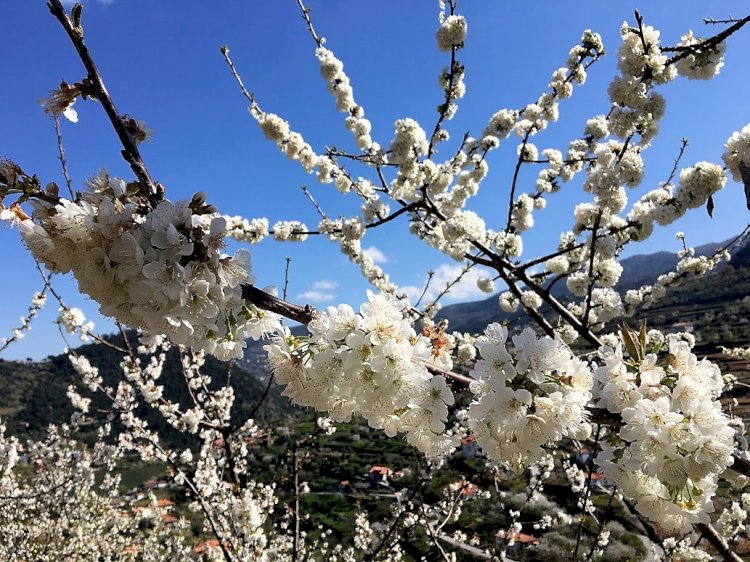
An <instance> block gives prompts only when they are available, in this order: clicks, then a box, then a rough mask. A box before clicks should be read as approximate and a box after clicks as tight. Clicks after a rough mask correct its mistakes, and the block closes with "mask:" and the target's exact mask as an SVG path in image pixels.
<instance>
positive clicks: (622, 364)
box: [595, 329, 735, 533]
mask: <svg viewBox="0 0 750 562" xmlns="http://www.w3.org/2000/svg"><path fill="white" fill-rule="evenodd" d="M622 337H623V339H624V342H625V347H626V349H627V350H628V353H627V354H626V353H625V352H624V351H623V345H622V343H621V342H618V343H617V345H616V346H615V347H614V348H612V347H603V348H601V349H600V350H599V355H600V357H601V358H602V360H603V361H604V364H603V365H602V366H601V367H599V368H598V369H597V370H596V374H595V377H596V382H597V385H596V393H595V395H596V399H597V401H598V402H599V405H600V406H601V407H606V408H607V409H608V410H609V411H611V412H615V413H621V414H622V420H623V422H624V425H623V426H622V428H621V429H620V431H619V433H618V434H615V435H613V436H612V437H611V438H610V439H608V440H607V442H606V443H604V444H603V445H602V452H601V453H600V454H599V455H598V456H597V459H596V462H597V464H598V465H599V466H600V467H601V468H602V470H603V471H604V472H605V473H606V474H607V476H609V477H610V478H612V479H613V480H614V481H615V482H616V483H617V487H618V489H619V490H621V491H622V493H623V495H625V496H626V497H629V498H632V499H633V500H635V502H636V509H638V511H639V512H640V513H642V514H643V515H644V516H646V517H647V518H648V519H650V520H652V521H657V522H658V523H659V524H660V525H661V526H662V527H663V528H664V529H665V530H666V531H668V532H670V533H676V532H686V531H687V530H689V529H690V528H691V526H692V525H693V524H695V523H708V522H709V518H708V514H709V513H711V512H712V511H713V509H714V508H713V503H712V498H713V495H714V492H715V490H716V488H717V485H718V483H717V480H718V477H719V475H721V473H722V472H724V470H725V469H726V467H727V466H729V465H731V464H732V451H733V437H734V433H735V430H734V428H732V427H731V425H730V424H729V418H728V417H727V416H726V415H725V414H723V413H722V411H721V403H720V402H719V401H718V397H719V395H720V394H721V392H722V389H723V380H722V377H721V372H720V371H719V368H718V367H717V366H716V365H715V364H714V363H711V362H710V361H708V360H706V359H703V360H702V361H698V359H697V358H696V356H695V355H693V353H692V352H691V348H690V346H689V345H688V343H687V342H685V341H684V340H682V339H679V338H676V337H670V338H668V354H667V355H666V356H661V357H660V356H659V355H657V352H658V349H657V350H654V352H652V353H646V351H648V349H647V338H646V334H645V333H642V334H641V335H640V336H636V335H635V334H633V333H631V332H629V331H628V330H627V329H625V330H624V331H623V336H622Z"/></svg>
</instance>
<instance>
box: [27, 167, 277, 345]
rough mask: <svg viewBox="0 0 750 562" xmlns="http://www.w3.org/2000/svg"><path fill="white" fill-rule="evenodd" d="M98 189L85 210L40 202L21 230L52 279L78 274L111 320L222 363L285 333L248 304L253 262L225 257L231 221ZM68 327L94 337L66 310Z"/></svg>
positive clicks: (99, 184)
mask: <svg viewBox="0 0 750 562" xmlns="http://www.w3.org/2000/svg"><path fill="white" fill-rule="evenodd" d="M89 188H90V189H89V190H88V191H86V192H85V193H84V194H83V195H82V196H81V197H80V198H79V199H77V200H76V201H68V200H66V199H60V200H59V202H58V203H57V204H52V203H48V202H44V201H41V200H37V201H35V202H34V204H35V211H34V220H32V219H25V220H23V221H21V222H20V224H19V228H20V230H21V234H22V236H23V239H24V242H25V243H26V246H27V247H28V248H29V250H31V252H32V254H33V255H34V257H35V258H36V259H38V260H40V261H41V262H42V263H44V264H45V265H46V266H47V268H48V269H49V270H50V271H54V272H60V273H67V272H72V273H73V276H74V277H75V278H76V280H77V281H78V287H79V289H80V291H81V292H83V293H85V294H87V295H89V296H91V297H92V298H93V299H94V300H95V301H97V302H98V303H99V305H100V308H99V310H100V311H101V313H102V314H103V315H105V316H111V317H114V318H116V319H117V320H119V321H120V322H122V323H124V324H126V325H128V326H131V327H133V328H140V329H143V330H145V331H146V332H148V333H152V334H165V335H167V336H168V337H169V339H170V340H172V341H173V342H174V343H176V344H185V345H190V346H193V347H196V348H199V349H202V350H204V351H207V352H209V353H212V354H213V355H215V356H216V357H218V358H219V359H231V358H240V357H242V350H243V348H244V346H245V343H244V339H245V338H246V337H255V338H256V339H257V337H259V336H260V335H261V333H263V332H267V331H269V330H273V329H274V328H275V327H276V324H277V323H276V322H275V321H273V320H272V317H271V316H270V315H268V314H267V313H263V312H261V311H258V310H256V309H254V308H253V307H251V306H248V305H246V304H245V302H244V300H243V299H242V287H241V284H243V283H251V282H252V281H253V277H252V275H251V273H250V256H249V254H248V253H247V252H238V253H237V255H235V256H234V257H232V256H228V255H226V254H223V253H222V252H221V249H222V247H223V246H224V236H225V230H226V220H225V219H224V218H223V217H214V218H211V217H208V218H207V217H206V215H207V214H209V211H212V209H211V208H210V207H209V206H206V205H205V204H204V200H203V197H202V196H201V195H197V196H195V197H194V198H193V200H192V201H190V202H188V201H180V202H178V203H172V202H170V201H167V200H163V201H161V202H159V203H158V204H156V206H155V207H153V208H152V206H151V205H150V204H148V203H147V202H146V201H145V200H144V199H145V198H142V197H139V196H138V194H137V191H135V192H134V190H133V189H132V188H133V186H132V185H128V184H126V183H125V182H124V181H123V180H120V179H116V178H110V177H109V176H108V175H106V173H103V174H100V175H99V176H97V177H95V178H93V179H92V180H91V181H90V182H89ZM79 316H80V318H79ZM59 321H60V323H61V324H62V325H63V326H64V327H65V328H66V329H67V330H68V331H72V330H74V329H80V331H81V333H82V334H83V333H86V332H88V331H89V330H90V327H89V326H88V325H87V324H85V323H84V320H83V319H82V315H81V314H80V311H78V310H77V309H65V310H62V311H61V316H60V319H59Z"/></svg>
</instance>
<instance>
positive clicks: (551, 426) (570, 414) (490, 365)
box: [469, 324, 593, 470]
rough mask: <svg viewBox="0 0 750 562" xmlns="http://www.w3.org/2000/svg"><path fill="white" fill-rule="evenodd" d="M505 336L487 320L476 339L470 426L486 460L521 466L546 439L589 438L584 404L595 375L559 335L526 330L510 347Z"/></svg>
mask: <svg viewBox="0 0 750 562" xmlns="http://www.w3.org/2000/svg"><path fill="white" fill-rule="evenodd" d="M507 338H508V330H507V329H506V328H505V327H503V326H501V325H500V324H490V325H489V326H487V328H486V329H485V332H484V336H482V337H480V338H479V339H478V340H477V343H476V345H477V347H478V348H479V352H480V354H481V359H480V360H479V361H477V363H476V365H475V367H474V369H473V370H472V371H471V375H472V376H473V377H474V378H476V379H478V380H477V382H474V383H472V385H471V390H472V392H474V394H475V395H476V398H475V399H474V401H473V402H472V404H471V406H470V408H469V426H470V427H471V430H472V431H473V432H474V435H475V436H476V439H477V442H478V443H479V445H481V447H482V450H483V451H484V452H485V453H486V454H487V456H488V457H489V458H490V459H492V460H493V461H496V462H499V463H502V464H504V465H505V466H507V467H509V468H512V469H515V470H519V469H522V468H523V467H525V466H528V464H530V463H533V462H535V461H536V460H538V459H540V458H541V457H542V455H543V454H544V451H543V449H542V447H543V446H544V445H546V444H548V443H552V442H557V441H559V440H560V439H562V438H563V437H565V436H568V437H574V438H577V439H585V438H586V437H588V435H589V434H590V432H591V427H590V426H589V424H588V423H586V415H585V410H584V408H585V406H586V403H587V402H588V401H589V400H590V398H591V388H592V385H593V377H592V373H591V370H590V369H589V366H588V364H587V363H586V362H584V361H581V360H580V359H578V358H576V357H575V356H574V355H573V354H572V352H571V351H570V348H568V346H567V345H566V344H565V343H563V341H562V340H560V339H559V337H556V338H555V339H552V338H550V337H548V336H543V337H541V338H539V337H537V336H536V334H535V333H534V331H533V330H532V329H531V328H526V329H525V330H524V331H523V332H522V333H521V334H519V335H516V336H514V337H513V345H512V346H509V345H508V342H507Z"/></svg>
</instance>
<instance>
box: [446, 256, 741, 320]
mask: <svg viewBox="0 0 750 562" xmlns="http://www.w3.org/2000/svg"><path fill="white" fill-rule="evenodd" d="M726 243H727V241H725V242H712V243H710V244H705V245H703V246H698V247H697V248H696V255H699V256H705V255H710V254H713V253H714V252H715V251H716V250H717V249H718V248H721V247H722V246H724V245H725V244H726ZM745 254H748V255H750V248H748V246H747V245H746V246H744V247H743V248H742V249H740V250H738V251H737V253H736V255H735V256H734V258H735V259H734V260H733V263H734V264H735V266H736V263H735V262H736V260H737V259H740V256H745ZM678 261H679V257H678V256H677V254H674V253H670V252H656V253H654V254H644V255H637V256H631V257H629V258H625V259H624V260H622V261H621V262H620V263H621V264H622V266H623V268H624V270H623V274H622V277H621V278H620V281H619V282H618V283H617V289H618V290H619V291H626V290H628V289H635V288H638V287H640V286H642V285H647V284H651V283H653V282H654V281H655V280H656V278H657V277H658V276H659V275H662V274H664V273H667V272H669V271H672V270H674V269H675V267H676V266H677V263H678ZM552 294H553V295H555V297H556V298H558V300H561V301H567V300H569V299H570V298H571V295H570V293H569V292H568V290H567V288H566V287H565V284H564V283H558V284H557V285H555V287H554V288H553V290H552ZM706 297H707V298H709V297H710V295H706ZM497 298H498V297H497V295H493V296H491V297H489V298H486V299H484V300H481V301H475V302H466V303H459V304H451V305H448V306H446V307H444V308H443V309H442V310H441V311H440V313H439V314H438V316H437V318H438V320H442V319H447V320H448V321H449V322H450V324H449V326H450V330H456V331H459V332H470V333H480V332H481V331H482V330H484V327H485V326H487V324H490V323H492V322H503V321H509V322H521V321H522V322H527V321H528V319H526V318H523V313H520V312H517V313H513V314H508V313H506V312H503V311H502V310H501V309H500V306H499V305H498V302H497Z"/></svg>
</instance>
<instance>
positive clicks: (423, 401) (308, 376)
mask: <svg viewBox="0 0 750 562" xmlns="http://www.w3.org/2000/svg"><path fill="white" fill-rule="evenodd" d="M402 307H403V304H402V303H401V302H400V301H398V300H396V299H395V298H393V297H391V296H390V295H387V294H384V293H381V294H373V293H370V294H369V299H368V302H366V303H364V304H363V305H362V306H361V307H360V310H359V313H356V312H355V311H354V310H353V309H352V308H351V307H350V306H348V305H339V306H338V307H335V308H334V307H329V308H328V309H327V311H326V312H321V313H319V315H318V316H317V317H316V318H315V319H314V320H313V321H312V322H311V323H310V324H309V325H308V328H309V330H310V333H311V336H310V337H309V338H308V337H305V338H302V337H296V336H293V335H291V333H290V332H289V331H288V330H285V331H284V332H282V333H281V335H280V336H279V337H277V338H276V339H275V341H274V343H273V344H271V345H268V346H266V348H265V349H266V351H267V352H268V360H269V364H270V365H271V368H272V369H273V372H274V375H275V377H276V380H277V381H278V382H279V383H280V384H283V385H286V389H285V390H284V394H285V395H287V396H289V397H290V398H291V399H292V400H293V401H295V402H297V403H299V404H303V405H305V406H311V407H313V408H315V409H316V410H319V411H327V412H329V415H330V417H331V419H333V420H334V421H338V422H345V421H349V420H350V419H351V417H352V415H353V414H359V415H361V416H363V417H364V418H366V419H367V421H368V422H369V424H370V425H371V426H372V427H375V428H379V429H383V430H384V431H385V433H386V434H387V435H388V436H390V437H393V436H395V435H396V434H397V433H405V434H406V439H407V440H408V441H409V442H410V443H411V444H412V445H414V446H415V447H417V448H418V449H420V450H421V451H423V452H425V453H429V454H441V453H444V452H446V451H448V450H451V449H452V448H453V447H455V446H456V445H457V444H458V443H457V442H456V441H457V439H456V438H453V437H449V436H448V435H446V433H445V423H446V421H447V419H448V406H450V405H451V404H453V400H454V398H453V393H452V392H451V390H450V389H449V388H448V386H447V384H446V382H445V379H444V378H443V377H441V376H432V375H431V374H430V373H429V371H428V370H427V364H428V363H430V362H431V361H433V357H434V356H437V355H439V353H440V349H439V347H437V346H436V347H435V348H433V346H432V344H431V341H430V338H429V337H427V336H424V335H418V334H416V332H415V331H414V329H413V328H412V327H411V324H410V323H409V322H408V321H407V320H406V319H405V318H404V315H403V313H402Z"/></svg>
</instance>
